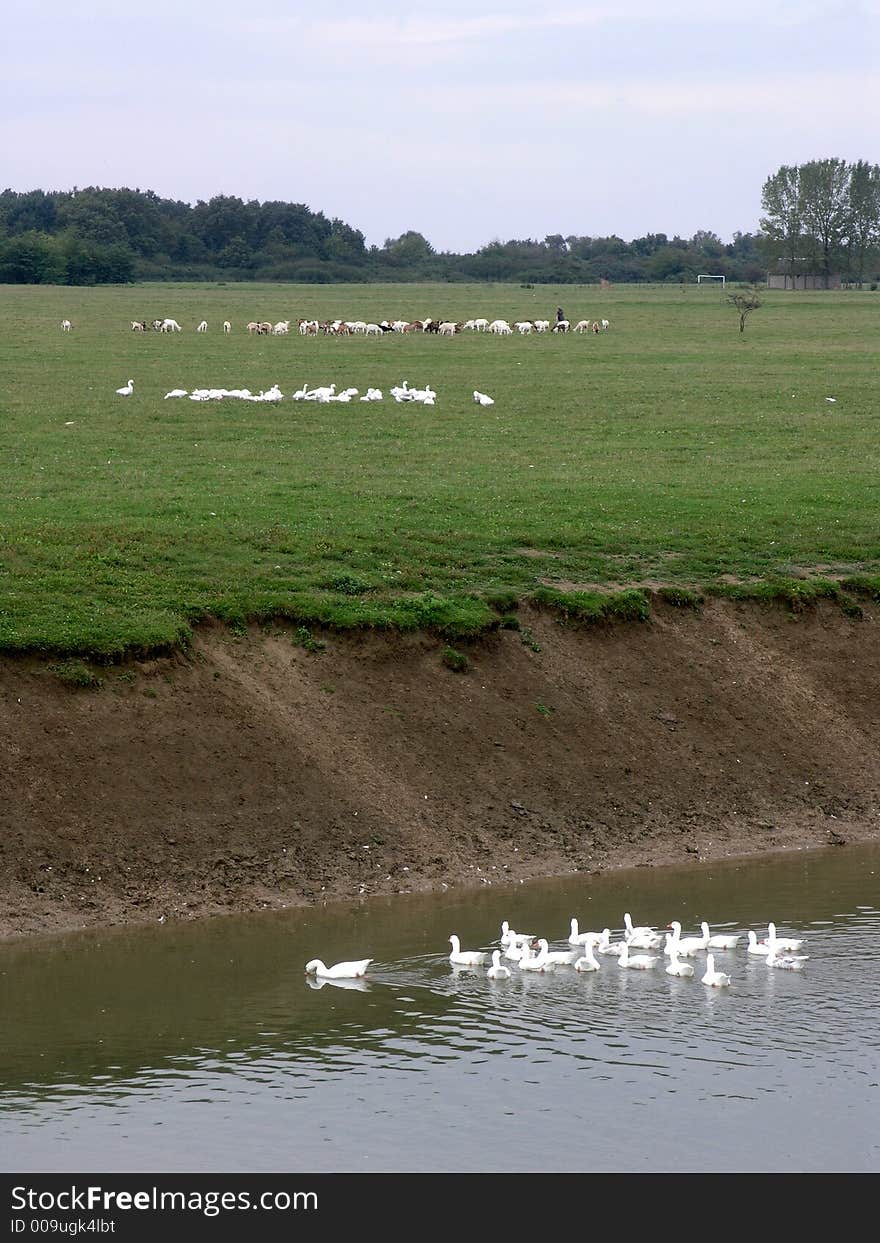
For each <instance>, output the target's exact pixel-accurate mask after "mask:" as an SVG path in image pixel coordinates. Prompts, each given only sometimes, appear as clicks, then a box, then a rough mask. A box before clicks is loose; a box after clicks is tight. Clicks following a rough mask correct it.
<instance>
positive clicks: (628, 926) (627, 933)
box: [623, 911, 656, 945]
mask: <svg viewBox="0 0 880 1243" xmlns="http://www.w3.org/2000/svg"><path fill="white" fill-rule="evenodd" d="M623 927H624V933H623V935H624V938H625V939H626V940H627V942H628V943H629V944H630V945H632V942H633V937H639V938H640V939H641V938H642V937H653V936H656V929H655V928H649V927H648V926H647V925H646V924H639V926H638V927H635V926H634V924H633V921H632V915H630V913H629V911H627V912H626V914H625V915H624V917H623Z"/></svg>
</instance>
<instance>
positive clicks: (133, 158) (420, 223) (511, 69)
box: [0, 0, 880, 252]
mask: <svg viewBox="0 0 880 1243" xmlns="http://www.w3.org/2000/svg"><path fill="white" fill-rule="evenodd" d="M5 7H6V12H5V13H4V42H5V45H6V48H7V52H6V55H5V57H4V67H3V73H2V75H0V76H2V81H0V189H3V188H9V189H13V190H18V191H25V190H32V189H43V190H69V189H72V188H73V187H74V186H78V187H80V188H82V187H85V186H88V185H96V186H105V187H119V186H128V187H131V188H140V189H141V190H153V191H155V193H156V194H158V195H160V196H161V197H162V198H171V199H176V200H180V201H183V202H187V203H193V204H194V203H196V202H197V201H199V200H207V199H210V198H211V197H212V196H213V195H216V194H230V195H237V196H238V197H240V198H242V199H245V200H251V199H257V200H259V201H266V200H276V199H277V200H285V201H290V202H295V203H305V204H306V205H307V206H308V207H310V208H311V209H312V210H313V211H316V212H317V211H321V212H323V213H324V214H325V215H326V216H328V217H339V218H341V219H342V220H344V221H345V222H346V223H347V224H350V225H352V226H353V227H354V228H357V229H360V230H361V231H362V232H363V233H364V235H365V237H366V241H367V244H368V245H373V244H375V245H379V246H381V245H382V244H383V243H384V242H385V240H386V239H388V238H396V237H398V236H400V234H402V233H404V232H406V231H408V230H410V229H413V230H416V231H417V232H419V233H422V234H424V236H425V237H426V238H427V239H428V241H429V242H430V243H431V244H432V245H433V246H434V248H435V249H436V250H439V251H458V252H471V251H474V250H477V249H478V248H479V247H481V246H484V245H486V244H487V243H488V242H491V241H494V240H502V241H506V240H508V239H510V238H535V239H538V240H541V239H543V238H544V237H545V236H547V235H548V234H562V235H563V236H569V235H571V234H576V235H578V236H591V237H596V236H606V235H609V234H617V235H618V236H619V237H622V238H623V239H624V240H626V241H630V240H632V239H633V238H635V237H641V236H643V235H644V234H646V233H666V234H668V235H669V236H670V237H671V236H673V235H675V234H678V235H680V236H682V237H691V236H692V235H693V234H694V233H695V232H696V231H697V230H700V229H706V230H712V231H714V232H715V233H717V234H718V235H719V236H720V237H721V238H722V239H723V240H725V241H727V240H729V239H730V238H731V237H732V235H733V233H734V232H736V231H742V232H753V231H755V230H757V228H758V226H759V220H760V215H761V187H762V186H763V184H764V182H765V181H766V179H767V177H768V176H770V175H771V174H773V173H774V172H776V170H777V169H778V168H779V167H780V166H781V165H783V164H801V163H805V162H806V161H808V160H814V159H825V158H828V157H831V156H836V157H839V158H841V159H845V160H857V159H865V160H869V161H870V162H871V163H877V162H880V69H878V66H880V0H724V2H723V3H718V2H716V0H662V3H661V2H660V0H602V2H600V3H594V0H583V2H581V3H572V2H570V0H558V3H557V4H553V5H549V6H548V5H547V4H546V3H541V2H540V0H528V2H526V0H496V3H489V4H480V3H477V2H476V0H474V2H472V3H466V2H465V0H433V3H431V4H430V5H420V4H418V3H416V2H415V0H411V2H410V3H403V2H401V0H370V3H369V4H366V3H359V4H357V3H353V2H351V0H334V2H333V4H326V3H320V2H319V0H313V2H312V3H311V4H304V3H300V2H299V0H289V2H288V3H280V2H279V0H261V3H259V4H252V3H251V4H249V3H248V2H247V0H145V2H144V3H140V4H127V5H126V4H125V3H124V0H74V2H73V3H70V0H68V2H67V3H58V2H57V0H33V3H30V4H19V5H15V6H5Z"/></svg>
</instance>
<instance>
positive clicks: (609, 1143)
mask: <svg viewBox="0 0 880 1243" xmlns="http://www.w3.org/2000/svg"><path fill="white" fill-rule="evenodd" d="M878 878H880V848H867V847H866V848H850V847H847V848H846V849H845V850H839V849H838V850H829V851H820V852H802V853H796V854H791V855H784V856H777V857H774V858H771V859H768V860H765V861H763V862H760V863H758V862H748V863H737V864H731V863H728V864H722V865H717V866H711V867H710V866H707V865H703V866H702V867H699V868H697V867H694V868H690V869H687V870H681V871H678V870H666V869H664V870H660V869H657V870H646V869H640V870H637V871H635V872H628V873H619V874H616V875H612V876H603V877H584V876H575V877H571V878H568V879H566V880H564V881H553V882H549V881H548V882H540V883H534V884H532V885H529V886H517V887H509V888H505V889H500V888H492V889H488V888H487V889H483V890H481V891H479V892H478V893H474V892H470V893H467V894H455V893H453V892H449V893H446V894H444V895H442V896H433V897H406V898H398V899H396V900H388V901H374V902H370V903H365V904H363V905H361V906H358V907H353V908H348V907H344V906H335V907H332V908H331V907H328V908H326V909H324V910H320V911H315V910H309V911H297V912H289V913H282V914H277V913H274V914H266V915H262V916H259V917H252V918H248V919H229V920H217V921H211V922H205V923H200V924H191V925H167V924H166V925H163V926H162V927H155V928H147V929H139V930H136V931H119V932H113V933H105V934H100V935H96V934H81V935H78V936H74V937H65V938H53V939H43V940H41V941H39V942H34V941H32V942H27V943H23V944H7V945H3V946H0V973H2V974H0V990H2V996H0V1002H2V1009H0V1039H2V1053H0V1073H2V1081H0V1144H2V1146H3V1150H4V1152H6V1153H7V1154H8V1157H7V1163H6V1167H7V1169H9V1170H27V1169H30V1170H42V1171H49V1170H95V1171H103V1170H114V1169H120V1170H137V1169H145V1170H147V1169H148V1170H156V1171H161V1170H180V1169H190V1170H228V1171H234V1170H255V1171H259V1170H279V1169H285V1170H292V1171H320V1170H487V1171H488V1170H537V1169H545V1170H626V1169H633V1168H635V1169H650V1170H684V1171H698V1170H757V1169H771V1170H772V1169H778V1170H791V1169H794V1170H852V1171H865V1170H876V1169H878V1168H880V1134H878V1128H877V1126H876V1117H877V1111H878V1103H880V1102H878V1091H880V1086H878V1074H880V1071H878V1057H877V1043H878V1042H877V1036H876V1027H877V1024H876V1015H877V1012H878V1002H880V970H878V968H880V948H878V947H880V902H878V896H880V890H878V887H877V880H878ZM875 903H876V905H875ZM624 911H627V912H632V915H633V919H634V921H635V922H636V923H637V924H638V923H649V924H653V925H655V926H659V927H661V928H664V927H665V926H666V925H667V924H668V923H669V922H670V920H672V919H678V920H680V922H681V923H682V926H683V928H684V929H685V931H686V932H690V933H696V934H699V925H700V921H701V920H703V919H707V920H708V921H709V923H710V925H711V927H712V931H713V932H722V931H731V932H740V933H744V932H745V930H747V929H748V928H754V929H755V930H756V931H758V933H759V935H765V934H766V929H767V923H768V921H769V920H774V921H775V922H776V924H777V927H778V930H779V933H780V935H795V934H796V935H798V936H803V937H804V938H805V941H806V943H805V945H804V949H803V952H804V953H807V954H809V960H808V962H807V963H806V967H805V970H803V971H799V972H793V971H779V970H774V969H772V968H768V966H767V965H766V962H765V961H764V960H763V959H760V958H755V957H754V956H752V955H749V954H747V953H746V952H745V939H744V938H743V940H742V941H741V942H740V943H739V945H738V946H737V947H736V948H735V949H732V950H724V949H717V950H715V951H714V954H715V962H716V967H718V968H720V969H721V970H723V971H726V972H729V974H730V975H731V986H730V988H728V989H721V990H717V989H712V988H707V987H705V986H703V985H702V984H701V983H700V976H701V975H702V973H703V970H704V969H705V967H704V965H703V964H704V962H705V954H700V955H698V956H697V958H695V959H691V960H690V961H692V962H693V963H694V964H695V966H696V971H695V976H694V978H693V979H675V978H672V977H670V976H668V975H666V973H665V971H664V970H663V965H664V963H661V964H659V965H658V968H656V969H654V970H650V971H630V970H626V969H624V968H621V967H620V966H619V965H618V963H617V960H616V959H614V958H611V957H603V958H601V959H600V963H601V967H600V970H599V971H598V972H595V973H589V974H583V975H582V974H579V973H577V972H575V971H574V970H573V969H571V968H570V967H560V968H557V969H556V970H554V971H552V972H547V973H529V974H526V973H523V972H520V971H519V970H518V969H517V968H516V967H515V966H512V976H511V978H510V979H509V980H498V981H494V980H489V979H487V977H486V973H485V969H482V968H477V969H453V968H451V967H450V964H449V961H448V952H449V944H448V937H449V933H450V931H451V930H453V929H454V930H455V931H457V932H458V934H459V935H460V936H461V939H462V945H463V946H464V947H465V948H480V949H490V948H491V946H492V943H493V941H495V940H496V939H497V937H498V936H499V935H500V924H501V921H502V919H509V920H510V922H511V924H512V926H513V927H530V928H536V929H537V930H538V932H539V934H540V935H544V936H546V937H547V938H548V939H549V940H550V941H551V943H554V942H555V943H556V945H557V946H559V947H564V946H565V945H566V943H567V942H566V938H567V936H568V931H569V923H570V919H571V917H572V916H576V917H577V918H578V920H579V922H580V927H581V929H582V930H587V929H596V930H597V931H598V930H601V929H602V928H603V927H605V926H606V925H607V926H609V927H611V928H612V929H613V930H614V935H615V937H619V936H620V935H621V927H622V923H623V913H624ZM364 953H369V954H372V955H373V956H374V958H375V961H374V962H373V963H372V964H371V966H370V968H369V971H368V975H367V978H366V979H356V980H325V979H321V980H317V979H314V978H312V977H310V976H306V975H305V972H304V965H305V963H306V962H307V961H308V960H309V959H311V958H313V957H315V956H316V955H320V957H321V958H323V960H324V961H325V962H328V963H332V962H336V961H339V960H342V959H347V958H351V957H353V956H355V955H359V954H364ZM664 961H665V960H664ZM817 1120H821V1124H820V1123H819V1122H817Z"/></svg>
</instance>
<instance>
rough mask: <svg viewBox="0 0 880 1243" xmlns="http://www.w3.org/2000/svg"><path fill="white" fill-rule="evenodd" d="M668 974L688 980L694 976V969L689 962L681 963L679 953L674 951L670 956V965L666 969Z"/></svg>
mask: <svg viewBox="0 0 880 1243" xmlns="http://www.w3.org/2000/svg"><path fill="white" fill-rule="evenodd" d="M666 974H667V975H674V976H678V977H679V978H681V979H687V978H688V977H689V976H692V975H693V974H694V969H693V967H692V966H691V964H690V963H689V962H681V961H680V960H679V957H678V951H677V950H673V951H672V953H671V954H670V955H669V965H668V967H667V968H666Z"/></svg>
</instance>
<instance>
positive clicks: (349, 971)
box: [306, 958, 373, 980]
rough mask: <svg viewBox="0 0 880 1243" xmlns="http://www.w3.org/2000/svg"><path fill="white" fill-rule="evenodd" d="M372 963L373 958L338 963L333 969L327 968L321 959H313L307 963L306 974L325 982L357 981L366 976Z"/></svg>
mask: <svg viewBox="0 0 880 1243" xmlns="http://www.w3.org/2000/svg"><path fill="white" fill-rule="evenodd" d="M372 961H373V959H372V958H358V959H356V960H355V961H353V962H337V963H334V965H333V966H332V967H326V966H325V965H324V963H323V962H322V961H321V959H320V958H313V959H312V960H311V962H307V963H306V974H307V975H313V974H314V975H317V976H318V978H319V979H324V980H355V979H357V978H358V977H360V976H362V975H366V971H367V967H369V965H370V963H371V962H372Z"/></svg>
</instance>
